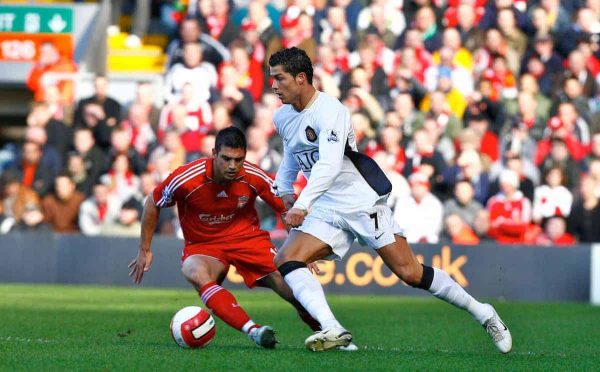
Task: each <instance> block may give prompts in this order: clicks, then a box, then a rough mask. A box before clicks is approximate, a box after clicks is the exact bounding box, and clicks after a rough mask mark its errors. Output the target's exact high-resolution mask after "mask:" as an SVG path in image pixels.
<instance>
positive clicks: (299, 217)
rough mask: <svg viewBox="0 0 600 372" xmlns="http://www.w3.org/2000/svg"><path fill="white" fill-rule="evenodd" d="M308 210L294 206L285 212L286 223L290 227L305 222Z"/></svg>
mask: <svg viewBox="0 0 600 372" xmlns="http://www.w3.org/2000/svg"><path fill="white" fill-rule="evenodd" d="M306 214H307V212H306V211H305V210H303V209H300V208H292V209H290V210H289V211H287V213H286V214H285V221H284V222H285V224H286V225H288V226H290V227H298V226H300V225H302V222H304V217H306Z"/></svg>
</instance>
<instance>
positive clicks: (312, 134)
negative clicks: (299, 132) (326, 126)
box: [304, 125, 317, 142]
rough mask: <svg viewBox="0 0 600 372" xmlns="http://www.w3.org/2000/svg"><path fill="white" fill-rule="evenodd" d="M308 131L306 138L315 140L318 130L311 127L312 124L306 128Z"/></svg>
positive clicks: (311, 140)
mask: <svg viewBox="0 0 600 372" xmlns="http://www.w3.org/2000/svg"><path fill="white" fill-rule="evenodd" d="M304 131H305V132H306V139H307V140H309V141H310V142H315V141H316V140H317V132H315V130H314V129H312V128H311V126H310V125H309V126H307V127H306V129H305V130H304Z"/></svg>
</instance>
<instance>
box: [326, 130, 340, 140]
mask: <svg viewBox="0 0 600 372" xmlns="http://www.w3.org/2000/svg"><path fill="white" fill-rule="evenodd" d="M339 140H340V139H339V137H338V132H337V131H335V130H333V129H328V130H327V142H330V143H331V142H338V141H339Z"/></svg>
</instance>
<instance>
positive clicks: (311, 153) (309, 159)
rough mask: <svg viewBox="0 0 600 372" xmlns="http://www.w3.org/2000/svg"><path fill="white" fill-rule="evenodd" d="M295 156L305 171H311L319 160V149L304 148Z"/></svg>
mask: <svg viewBox="0 0 600 372" xmlns="http://www.w3.org/2000/svg"><path fill="white" fill-rule="evenodd" d="M294 156H295V157H296V161H297V162H298V165H300V168H301V169H302V171H303V172H310V170H311V169H312V167H313V165H315V163H316V162H317V160H319V149H318V148H312V149H309V150H304V151H300V152H295V153H294Z"/></svg>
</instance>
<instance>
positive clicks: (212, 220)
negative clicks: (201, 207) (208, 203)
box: [198, 213, 235, 225]
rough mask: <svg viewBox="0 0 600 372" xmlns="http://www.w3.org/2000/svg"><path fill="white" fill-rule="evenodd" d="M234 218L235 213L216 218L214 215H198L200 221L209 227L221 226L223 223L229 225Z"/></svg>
mask: <svg viewBox="0 0 600 372" xmlns="http://www.w3.org/2000/svg"><path fill="white" fill-rule="evenodd" d="M233 217H235V213H232V214H228V215H224V214H220V215H218V216H214V215H212V214H199V215H198V218H200V221H201V222H203V223H205V224H207V225H219V224H222V223H228V222H231V220H233Z"/></svg>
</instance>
